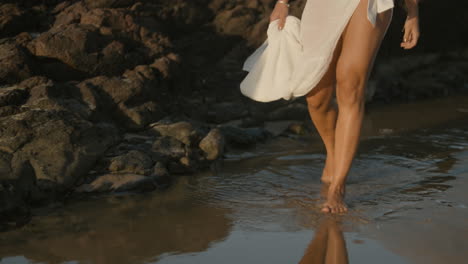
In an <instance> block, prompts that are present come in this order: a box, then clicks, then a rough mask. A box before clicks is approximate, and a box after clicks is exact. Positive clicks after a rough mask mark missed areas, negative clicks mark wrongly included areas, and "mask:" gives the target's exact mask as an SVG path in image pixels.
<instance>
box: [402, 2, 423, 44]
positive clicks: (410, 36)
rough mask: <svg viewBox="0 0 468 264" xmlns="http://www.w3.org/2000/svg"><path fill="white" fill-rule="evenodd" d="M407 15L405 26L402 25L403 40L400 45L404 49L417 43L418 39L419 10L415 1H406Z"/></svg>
mask: <svg viewBox="0 0 468 264" xmlns="http://www.w3.org/2000/svg"><path fill="white" fill-rule="evenodd" d="M406 3H407V6H408V10H407V12H408V16H407V17H406V21H405V26H404V27H403V30H402V31H403V32H404V34H403V42H401V44H400V47H402V48H404V49H411V48H413V47H414V46H416V44H417V43H418V39H419V35H420V33H419V12H418V5H417V1H414V0H413V1H411V0H410V1H408V0H407V2H406Z"/></svg>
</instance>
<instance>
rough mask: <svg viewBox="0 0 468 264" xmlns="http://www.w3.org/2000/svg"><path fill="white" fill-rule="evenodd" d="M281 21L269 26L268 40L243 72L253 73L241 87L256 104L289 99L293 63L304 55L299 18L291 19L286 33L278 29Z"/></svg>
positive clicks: (285, 29)
mask: <svg viewBox="0 0 468 264" xmlns="http://www.w3.org/2000/svg"><path fill="white" fill-rule="evenodd" d="M278 22H279V20H274V21H272V22H271V23H270V24H269V26H268V30H267V39H266V40H265V42H264V43H263V44H262V45H261V46H260V47H259V48H258V49H257V50H256V51H255V52H254V53H253V54H252V55H250V56H249V57H248V58H247V60H246V61H245V63H244V66H243V70H245V71H249V72H250V73H249V74H248V75H247V76H246V77H245V79H244V80H243V81H242V82H241V84H240V88H241V92H242V93H243V94H244V95H246V96H248V97H250V98H252V99H254V100H256V101H260V102H269V101H274V100H277V99H280V98H284V99H289V98H290V95H291V93H292V91H291V90H290V89H288V88H290V86H289V85H288V83H289V78H290V77H291V75H292V71H293V69H294V64H295V63H296V62H297V61H298V60H299V58H300V57H299V56H301V49H302V46H301V43H300V40H299V37H300V36H299V27H300V23H301V22H300V20H299V19H298V18H297V17H294V16H288V17H286V23H285V25H284V28H283V30H279V29H278Z"/></svg>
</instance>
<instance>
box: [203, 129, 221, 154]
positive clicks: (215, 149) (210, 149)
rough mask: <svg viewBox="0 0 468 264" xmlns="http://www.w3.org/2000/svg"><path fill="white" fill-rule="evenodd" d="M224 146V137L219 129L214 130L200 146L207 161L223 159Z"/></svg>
mask: <svg viewBox="0 0 468 264" xmlns="http://www.w3.org/2000/svg"><path fill="white" fill-rule="evenodd" d="M224 146H225V140H224V135H223V134H222V133H221V130H219V129H218V128H214V129H212V130H211V131H210V132H209V133H208V135H206V136H205V137H204V138H203V139H202V140H201V141H200V144H199V147H200V149H201V150H203V152H205V154H206V159H207V160H215V159H218V158H220V157H222V155H223V153H224Z"/></svg>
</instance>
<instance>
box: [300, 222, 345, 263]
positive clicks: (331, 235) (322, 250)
mask: <svg viewBox="0 0 468 264" xmlns="http://www.w3.org/2000/svg"><path fill="white" fill-rule="evenodd" d="M348 263H349V261H348V251H347V250H346V242H345V239H344V236H343V231H341V227H340V225H339V223H338V222H337V221H336V220H334V219H332V218H327V219H324V220H323V221H322V223H320V226H319V228H318V229H317V231H316V232H315V237H314V239H313V240H312V242H310V244H309V246H308V247H307V249H306V250H305V252H304V256H303V257H302V259H301V260H300V261H299V264H348Z"/></svg>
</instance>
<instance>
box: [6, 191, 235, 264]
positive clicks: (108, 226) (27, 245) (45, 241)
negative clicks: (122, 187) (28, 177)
mask: <svg viewBox="0 0 468 264" xmlns="http://www.w3.org/2000/svg"><path fill="white" fill-rule="evenodd" d="M186 187H187V185H186V184H184V183H183V182H181V183H180V184H177V185H176V186H174V188H172V189H170V190H168V191H167V192H165V193H163V194H160V195H151V194H149V195H147V196H146V195H143V196H140V195H137V196H135V197H131V196H130V197H129V196H121V197H118V196H117V197H108V198H107V199H106V198H105V197H99V198H98V200H88V201H84V202H80V203H77V204H74V205H70V207H68V208H65V209H64V210H58V212H55V213H53V214H51V215H48V216H47V217H37V218H36V219H33V221H32V222H31V223H30V224H29V225H28V226H26V227H25V228H22V229H19V230H15V231H10V232H7V233H3V234H2V235H1V236H0V263H2V264H3V263H30V262H34V263H36V262H40V263H63V262H66V261H78V262H79V263H112V264H119V263H122V264H124V263H125V264H127V263H132V264H137V263H147V262H149V261H154V260H157V259H158V258H159V256H160V255H162V254H168V253H169V254H174V253H186V252H199V251H205V250H207V249H208V248H209V246H210V245H211V243H214V242H216V241H220V240H222V239H224V238H225V237H226V236H227V235H228V234H229V232H230V229H231V226H232V224H231V221H230V219H228V218H227V217H226V215H227V214H228V213H229V210H227V209H224V208H215V207H211V206H207V205H205V204H203V203H199V202H197V201H194V200H193V197H191V196H190V192H189V191H188V190H187V189H186ZM12 256H25V257H26V258H27V259H28V260H29V261H22V262H18V260H11V261H6V262H3V261H2V258H3V257H12Z"/></svg>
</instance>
